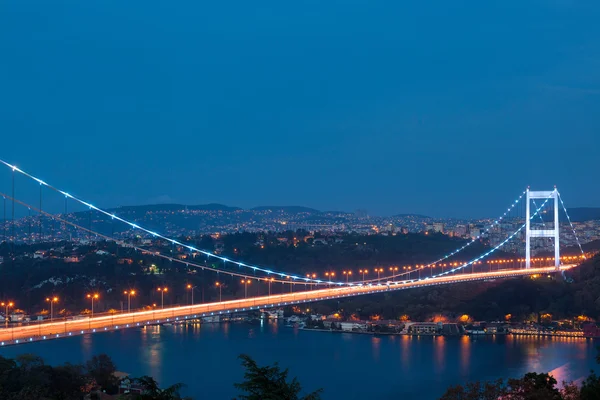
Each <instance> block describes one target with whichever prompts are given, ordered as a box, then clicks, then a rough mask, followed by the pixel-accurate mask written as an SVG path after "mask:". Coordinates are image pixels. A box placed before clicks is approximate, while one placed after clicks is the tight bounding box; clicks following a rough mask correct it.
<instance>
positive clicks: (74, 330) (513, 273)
mask: <svg viewBox="0 0 600 400" xmlns="http://www.w3.org/2000/svg"><path fill="white" fill-rule="evenodd" d="M573 266H575V265H564V266H562V267H561V270H566V269H569V268H572V267H573ZM553 272H556V269H555V268H554V267H543V268H530V269H515V270H500V271H493V272H478V273H471V274H460V273H458V274H456V275H448V276H443V277H437V278H428V279H423V280H420V281H412V282H411V281H401V282H387V283H386V284H381V285H365V286H351V287H336V288H330V289H319V290H310V291H304V292H298V293H287V294H278V295H273V296H262V297H253V298H248V299H241V300H230V301H223V302H217V303H205V304H198V305H193V306H182V307H171V308H165V309H161V310H152V311H139V312H132V313H123V314H115V315H110V316H97V317H93V318H89V317H88V318H85V319H78V320H66V321H60V322H42V323H30V324H28V325H24V326H18V327H12V328H4V329H0V346H8V345H15V344H23V343H29V342H34V341H39V340H49V339H57V338H64V337H69V336H76V335H84V334H87V333H96V332H105V331H112V330H119V329H127V328H134V327H139V326H144V325H152V324H162V323H166V322H175V321H184V320H191V319H196V318H201V317H205V316H211V315H221V314H227V313H235V312H243V311H249V310H258V309H265V308H272V307H281V306H286V305H291V304H299V303H307V302H314V301H320V300H327V299H335V298H340V297H349V296H358V295H364V294H371V293H379V292H385V291H388V290H403V289H411V288H417V287H425V286H435V285H443V284H451V283H459V282H471V281H481V280H487V279H500V278H508V277H517V276H526V275H533V274H549V273H553Z"/></svg>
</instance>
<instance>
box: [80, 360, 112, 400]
mask: <svg viewBox="0 0 600 400" xmlns="http://www.w3.org/2000/svg"><path fill="white" fill-rule="evenodd" d="M85 370H86V373H87V375H88V376H89V377H90V378H91V379H93V380H95V381H96V383H97V384H98V386H100V387H101V388H102V389H104V390H106V392H107V393H113V392H115V391H116V388H117V381H118V380H117V378H116V377H115V375H114V374H115V372H116V371H117V367H116V366H115V364H114V363H113V361H112V360H111V358H110V357H109V356H108V355H106V354H99V355H97V356H94V357H92V359H91V360H89V361H88V362H87V363H86V364H85Z"/></svg>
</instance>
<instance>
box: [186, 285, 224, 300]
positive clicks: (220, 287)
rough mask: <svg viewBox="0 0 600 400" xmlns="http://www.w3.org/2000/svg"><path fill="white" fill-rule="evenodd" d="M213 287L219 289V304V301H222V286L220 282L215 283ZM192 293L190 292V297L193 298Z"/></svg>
mask: <svg viewBox="0 0 600 400" xmlns="http://www.w3.org/2000/svg"><path fill="white" fill-rule="evenodd" d="M215 286H216V287H218V288H219V303H221V301H222V300H221V299H222V296H221V289H223V284H222V283H221V282H215ZM193 293H194V292H193V291H192V296H193ZM192 301H194V300H192Z"/></svg>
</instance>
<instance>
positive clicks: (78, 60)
mask: <svg viewBox="0 0 600 400" xmlns="http://www.w3.org/2000/svg"><path fill="white" fill-rule="evenodd" d="M598 21H600V2H598V1H597V0H581V1H579V0H544V1H542V0H530V1H523V0H508V1H491V2H489V1H447V0H435V1H416V2H405V1H389V2H383V1H372V0H371V1H352V0H344V1H317V0H314V1H295V2H289V1H280V0H278V1H262V2H253V1H210V2H209V1H176V2H165V1H161V2H158V1H81V0H74V1H63V0H57V1H45V0H44V1H17V0H7V1H4V2H3V3H2V5H1V6H0V135H1V136H0V158H2V159H4V160H6V161H9V162H13V163H15V164H17V165H18V166H20V167H22V168H23V169H25V170H28V171H31V172H32V173H35V174H37V175H38V176H40V177H41V178H43V179H44V180H46V181H48V182H50V183H53V184H54V185H56V186H59V187H63V188H65V189H66V190H68V191H70V192H71V193H75V194H78V195H80V196H82V197H84V198H86V199H90V200H92V201H94V202H95V203H96V204H97V205H99V206H105V207H111V206H118V205H130V204H140V203H156V202H180V203H188V204H202V203H208V202H219V203H224V204H229V205H238V206H242V207H252V206H257V205H291V204H294V205H304V206H310V207H315V208H319V209H341V210H348V211H352V210H354V209H357V208H366V209H367V210H369V212H370V213H372V214H380V215H384V214H393V213H408V212H415V213H423V214H428V215H433V216H457V217H462V216H494V215H498V214H501V213H502V211H503V210H504V208H505V207H506V206H508V204H510V202H511V201H512V200H514V199H515V198H516V197H517V196H518V195H519V193H521V191H522V190H523V189H524V188H525V187H526V186H527V185H531V186H532V188H533V189H548V190H549V189H551V188H552V187H553V185H555V184H556V185H558V187H559V190H560V191H561V193H562V194H563V197H564V199H565V202H566V203H567V206H600V186H599V185H598V175H599V170H600V163H599V159H600V158H599V156H598V154H599V148H600V23H598ZM1 172H2V174H0V179H2V183H0V187H2V188H6V186H7V184H8V183H7V182H8V177H9V174H8V173H7V172H6V171H1Z"/></svg>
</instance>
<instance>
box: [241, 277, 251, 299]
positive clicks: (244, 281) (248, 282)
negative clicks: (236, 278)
mask: <svg viewBox="0 0 600 400" xmlns="http://www.w3.org/2000/svg"><path fill="white" fill-rule="evenodd" d="M242 283H243V284H244V298H245V299H247V298H248V285H249V284H250V279H242Z"/></svg>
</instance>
